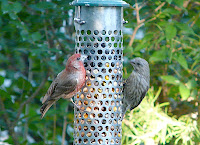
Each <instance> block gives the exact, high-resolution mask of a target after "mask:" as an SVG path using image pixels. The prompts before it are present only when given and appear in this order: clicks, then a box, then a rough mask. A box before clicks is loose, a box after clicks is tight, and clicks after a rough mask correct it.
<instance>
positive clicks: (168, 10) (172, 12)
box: [163, 8, 181, 15]
mask: <svg viewBox="0 0 200 145" xmlns="http://www.w3.org/2000/svg"><path fill="white" fill-rule="evenodd" d="M163 12H164V13H168V14H171V15H178V14H180V13H181V12H180V11H178V10H176V9H174V8H167V9H165V10H164V11H163Z"/></svg>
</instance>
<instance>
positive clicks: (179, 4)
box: [174, 0, 185, 8]
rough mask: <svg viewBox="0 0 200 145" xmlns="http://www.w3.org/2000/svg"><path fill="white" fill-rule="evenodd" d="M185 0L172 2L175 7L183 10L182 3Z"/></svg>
mask: <svg viewBox="0 0 200 145" xmlns="http://www.w3.org/2000/svg"><path fill="white" fill-rule="evenodd" d="M184 1H185V0H175V1H174V3H175V4H176V5H177V6H179V7H180V8H183V2H184Z"/></svg>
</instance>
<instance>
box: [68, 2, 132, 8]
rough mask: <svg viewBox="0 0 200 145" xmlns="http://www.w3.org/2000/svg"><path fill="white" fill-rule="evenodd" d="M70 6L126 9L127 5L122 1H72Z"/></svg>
mask: <svg viewBox="0 0 200 145" xmlns="http://www.w3.org/2000/svg"><path fill="white" fill-rule="evenodd" d="M71 5H74V6H88V7H89V6H97V7H101V6H102V7H112V6H115V7H128V6H129V4H127V3H126V2H124V1H122V0H74V1H73V2H72V3H71Z"/></svg>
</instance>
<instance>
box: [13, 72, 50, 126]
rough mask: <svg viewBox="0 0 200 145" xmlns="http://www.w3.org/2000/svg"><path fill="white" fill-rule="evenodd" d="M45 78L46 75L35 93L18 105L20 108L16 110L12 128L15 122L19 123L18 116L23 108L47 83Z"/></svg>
mask: <svg viewBox="0 0 200 145" xmlns="http://www.w3.org/2000/svg"><path fill="white" fill-rule="evenodd" d="M47 78H48V74H47V75H46V77H45V78H44V79H43V80H42V82H41V84H40V85H39V87H38V88H37V89H36V90H35V92H34V93H33V94H32V95H31V97H30V98H28V99H27V100H26V101H24V102H23V103H22V104H21V105H20V108H19V109H18V111H17V116H16V119H15V121H14V122H13V124H12V125H13V126H15V125H16V124H17V122H18V121H19V118H20V114H21V113H22V111H23V109H24V106H25V105H26V104H28V103H30V102H31V101H32V100H33V99H34V98H35V97H36V96H37V95H38V93H39V91H40V90H41V89H42V88H43V86H44V84H45V82H46V81H47Z"/></svg>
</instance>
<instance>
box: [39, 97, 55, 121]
mask: <svg viewBox="0 0 200 145" xmlns="http://www.w3.org/2000/svg"><path fill="white" fill-rule="evenodd" d="M55 102H56V101H55V100H48V101H45V102H44V104H43V105H42V107H41V108H40V112H41V119H42V118H43V117H44V115H45V114H46V112H47V111H48V110H49V108H50V107H51V106H52V105H53V104H54V103H55Z"/></svg>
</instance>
